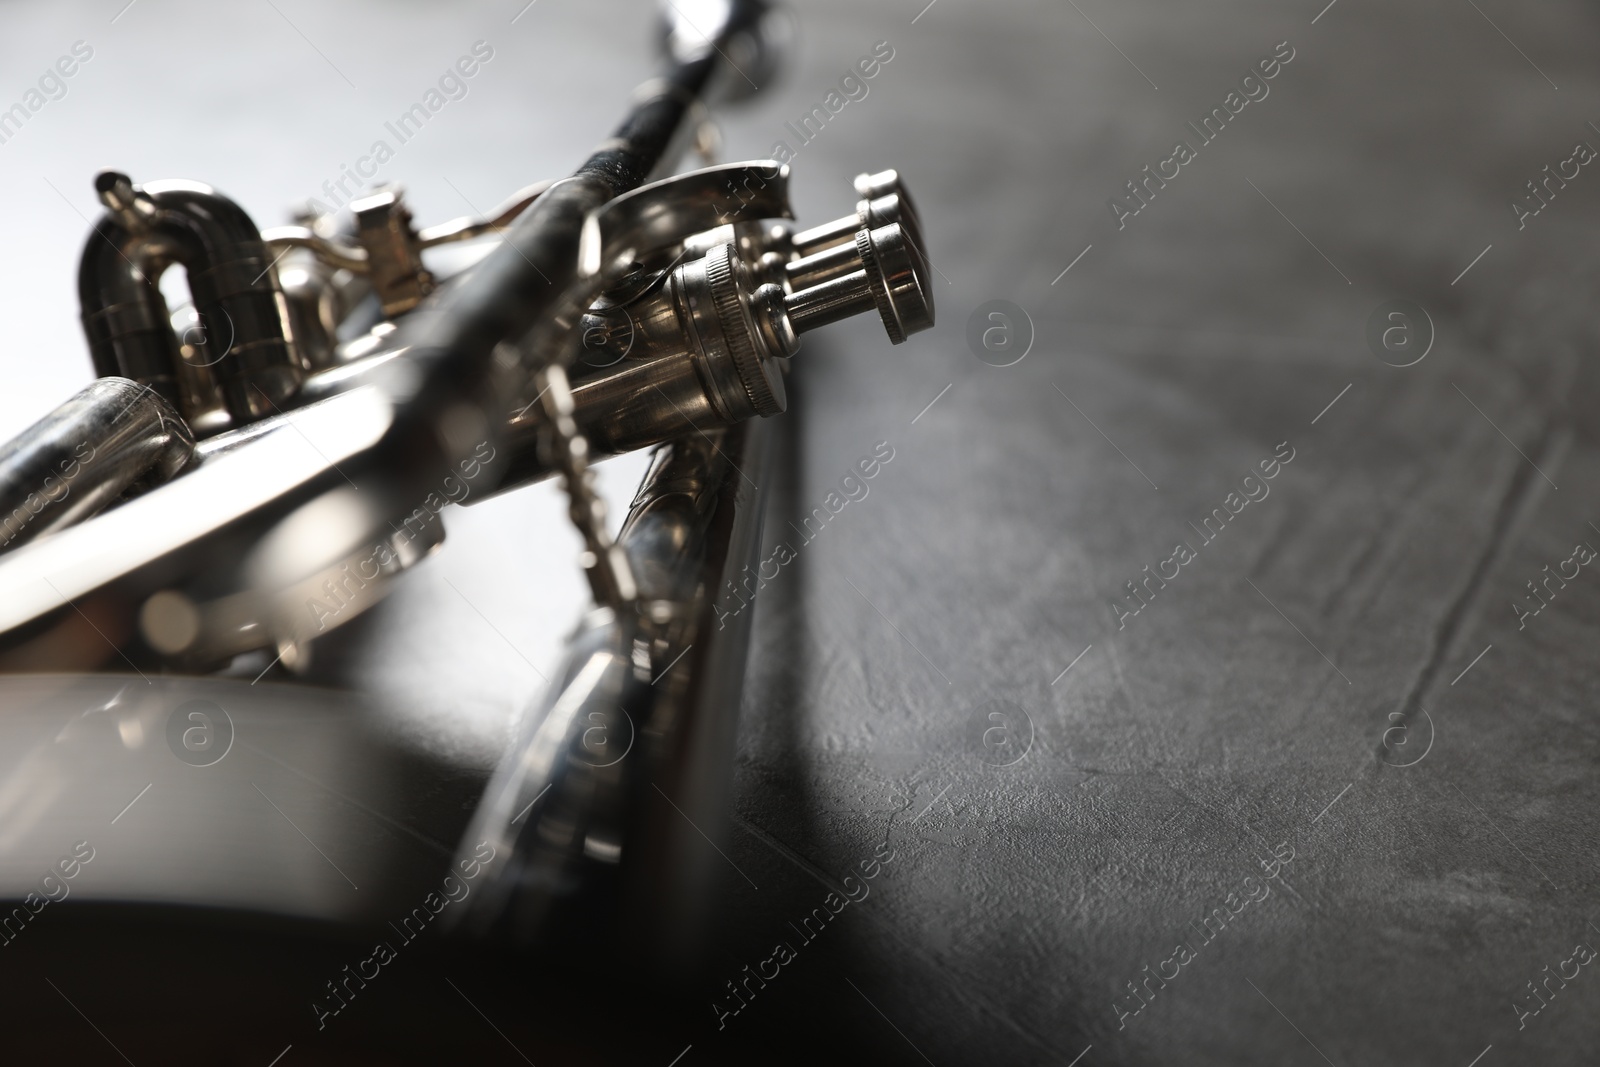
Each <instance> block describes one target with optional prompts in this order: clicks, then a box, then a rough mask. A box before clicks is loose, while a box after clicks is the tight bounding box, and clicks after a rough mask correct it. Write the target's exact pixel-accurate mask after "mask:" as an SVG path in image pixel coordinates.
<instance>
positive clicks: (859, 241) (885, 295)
mask: <svg viewBox="0 0 1600 1067" xmlns="http://www.w3.org/2000/svg"><path fill="white" fill-rule="evenodd" d="M856 252H858V253H859V254H860V256H861V265H862V266H863V267H864V268H866V271H867V288H868V289H869V290H871V292H872V302H873V303H874V304H876V305H877V306H878V317H879V318H881V319H882V320H883V329H884V332H886V333H887V334H888V335H889V341H890V342H891V343H892V344H897V345H898V344H903V343H904V342H905V339H906V333H905V331H904V330H903V329H901V328H900V316H899V315H898V314H896V313H895V308H894V301H893V300H891V299H890V298H889V290H888V287H887V285H886V284H885V282H884V277H883V268H882V267H881V266H880V265H879V264H878V256H877V253H876V252H874V251H873V248H872V231H870V230H857V231H856Z"/></svg>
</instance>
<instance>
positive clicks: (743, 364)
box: [706, 245, 783, 418]
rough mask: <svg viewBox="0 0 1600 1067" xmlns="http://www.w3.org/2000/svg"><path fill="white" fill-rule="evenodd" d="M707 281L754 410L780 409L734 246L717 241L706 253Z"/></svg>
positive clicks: (774, 411) (766, 413)
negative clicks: (742, 287)
mask: <svg viewBox="0 0 1600 1067" xmlns="http://www.w3.org/2000/svg"><path fill="white" fill-rule="evenodd" d="M706 284H707V286H708V287H709V288H710V290H711V301H712V306H713V307H715V308H716V313H717V324H718V326H719V327H720V328H721V330H722V339H723V343H724V344H725V345H727V347H728V355H729V356H730V357H731V358H732V359H733V366H734V369H735V370H737V371H738V372H739V380H740V381H741V382H742V383H743V384H744V392H745V396H746V397H748V398H749V400H750V407H751V410H753V411H754V412H755V413H756V414H757V415H760V416H761V417H763V418H765V417H767V416H769V415H776V414H778V413H780V412H781V411H783V404H782V402H780V401H779V400H778V398H777V397H776V396H775V395H774V394H773V392H772V384H771V383H770V382H769V381H768V380H767V372H766V368H764V367H763V366H762V365H761V356H760V355H759V354H758V353H757V352H756V347H755V341H754V340H753V339H752V337H751V333H752V331H751V325H750V317H749V316H748V315H747V314H746V313H745V307H744V297H743V295H742V294H741V293H740V292H739V283H738V280H737V279H736V278H735V277H734V270H733V248H732V246H730V245H718V246H717V247H716V248H713V249H712V250H711V251H710V252H708V253H707V254H706Z"/></svg>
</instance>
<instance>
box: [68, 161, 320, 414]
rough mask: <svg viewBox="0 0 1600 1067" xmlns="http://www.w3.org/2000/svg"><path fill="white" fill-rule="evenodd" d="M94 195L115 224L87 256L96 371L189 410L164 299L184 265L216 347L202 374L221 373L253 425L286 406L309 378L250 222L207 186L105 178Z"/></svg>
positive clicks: (208, 352)
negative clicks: (161, 283) (165, 286)
mask: <svg viewBox="0 0 1600 1067" xmlns="http://www.w3.org/2000/svg"><path fill="white" fill-rule="evenodd" d="M95 189H96V191H97V192H98V193H99V195H100V198H101V201H102V202H103V203H104V204H105V205H106V208H107V213H106V215H105V216H104V217H103V218H102V219H101V220H100V222H99V223H98V224H97V225H96V227H95V230H94V233H93V234H91V235H90V237H89V240H88V241H87V242H86V243H85V245H84V250H83V258H82V261H81V264H80V267H79V274H78V288H79V296H80V300H81V302H82V306H83V327H84V331H85V333H86V334H87V335H88V338H89V349H90V352H91V355H92V358H93V360H94V365H95V369H96V371H97V372H98V373H99V374H100V375H101V376H102V377H104V376H106V375H109V374H117V373H120V374H121V375H122V376H123V377H127V378H132V379H133V380H134V381H137V382H140V383H142V384H145V385H149V386H150V387H152V388H153V389H155V390H156V391H157V392H159V393H160V394H161V395H162V396H164V397H166V398H167V399H168V400H169V401H171V402H172V403H173V404H175V405H181V404H182V403H183V397H182V395H181V391H180V389H179V387H178V379H179V367H180V363H181V356H180V353H179V344H178V340H177V338H176V337H175V336H174V335H173V332H172V329H171V327H170V325H169V323H168V321H167V313H166V303H165V301H164V300H163V299H162V297H161V293H160V290H159V289H158V288H157V287H156V286H157V281H158V280H159V278H160V276H161V274H162V272H163V271H165V270H166V269H167V267H169V266H171V265H172V264H173V263H181V264H183V266H184V268H185V270H186V272H187V275H188V281H189V286H190V290H191V291H192V293H193V295H194V306H195V311H196V312H197V314H198V317H199V326H200V328H201V329H202V330H203V332H204V333H205V334H206V335H207V337H208V338H209V341H208V344H207V347H206V349H205V354H204V355H203V356H202V363H203V365H204V366H205V367H208V368H214V374H215V376H216V380H217V383H218V385H219V386H220V389H221V399H222V401H223V403H224V404H225V406H226V408H227V411H228V413H229V414H230V415H231V416H232V417H233V419H234V420H235V422H236V423H240V424H242V423H243V422H248V421H250V420H252V419H255V418H259V417H261V416H263V415H266V414H270V413H271V412H272V411H274V410H275V409H276V406H277V405H278V404H279V403H281V402H283V401H285V400H287V399H288V398H289V397H290V396H291V395H292V394H293V393H294V391H295V389H296V387H297V386H298V385H299V382H300V377H301V366H300V362H299V357H298V355H297V354H296V352H295V351H294V348H293V338H292V335H291V334H290V333H289V332H288V328H287V326H286V317H287V316H286V314H285V309H284V305H283V296H282V294H281V293H280V292H279V290H278V285H277V279H276V278H274V277H273V274H272V261H271V260H270V259H269V258H267V252H266V246H265V245H263V244H262V243H261V234H260V231H259V230H257V228H256V225H255V223H254V222H253V221H252V220H251V219H250V216H249V215H248V214H246V213H245V212H244V210H243V209H241V208H240V207H239V206H238V205H237V204H235V203H234V202H233V201H231V200H229V199H228V198H227V197H225V196H222V195H221V194H219V193H217V192H216V191H215V190H213V189H211V188H210V187H209V186H205V185H201V184H200V183H199V182H190V181H164V182H152V183H149V184H147V185H145V186H142V187H139V186H135V185H134V184H133V183H132V181H130V180H129V178H128V176H127V175H125V174H121V173H119V172H116V171H102V172H101V173H100V174H99V175H98V176H97V177H96V178H95ZM222 338H226V340H225V341H223V340H220V339H222ZM212 353H215V354H212ZM184 414H185V415H188V414H190V412H188V411H185V412H184Z"/></svg>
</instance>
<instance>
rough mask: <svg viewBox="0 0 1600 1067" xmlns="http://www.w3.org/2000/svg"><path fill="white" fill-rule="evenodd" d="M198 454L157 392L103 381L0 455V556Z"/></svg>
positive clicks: (157, 480) (166, 475)
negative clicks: (195, 453) (0, 553)
mask: <svg viewBox="0 0 1600 1067" xmlns="http://www.w3.org/2000/svg"><path fill="white" fill-rule="evenodd" d="M193 456H194V438H193V436H192V435H191V434H190V432H189V428H188V426H186V425H185V424H184V421H183V419H181V418H179V417H178V413H177V412H176V411H175V410H173V407H172V405H171V404H169V403H168V402H167V401H166V400H164V399H162V397H161V395H160V394H159V393H157V392H156V391H155V390H154V389H152V388H150V387H149V386H146V385H140V384H139V383H137V382H132V381H129V380H128V379H126V378H101V379H100V380H99V381H97V382H95V383H94V384H92V385H90V386H88V387H87V388H85V389H84V390H83V391H82V392H80V393H79V394H78V395H77V396H74V397H73V398H72V399H71V400H68V401H67V402H66V403H65V404H62V405H61V406H60V407H59V408H57V409H56V410H55V411H52V412H51V413H50V414H49V415H46V416H45V417H44V418H43V419H40V420H39V421H38V422H36V423H34V424H33V425H32V426H30V427H29V428H28V429H26V430H24V431H23V432H22V434H21V435H20V436H19V437H17V438H16V439H15V440H13V441H12V442H11V443H10V446H9V447H8V448H7V449H6V451H5V452H4V453H3V454H0V552H3V551H6V550H7V549H11V548H15V547H17V546H20V545H23V544H26V543H27V542H29V541H32V540H33V539H34V538H37V537H40V536H42V535H44V534H46V533H49V532H50V531H51V530H55V529H59V528H61V527H65V526H70V525H72V524H73V523H76V522H81V521H82V520H84V519H86V518H88V517H89V516H90V515H93V514H94V513H95V512H97V511H100V510H101V509H102V508H104V507H106V506H107V505H108V504H110V503H111V502H112V501H114V500H116V499H117V498H118V497H120V496H122V494H124V493H126V492H128V491H130V490H135V489H136V488H137V487H143V488H149V487H152V486H155V485H159V484H161V483H162V482H166V481H169V480H170V479H171V478H172V477H173V476H175V475H176V474H178V472H179V471H181V470H183V468H184V467H185V466H186V465H187V464H188V463H189V462H190V461H191V459H192V458H193Z"/></svg>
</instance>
